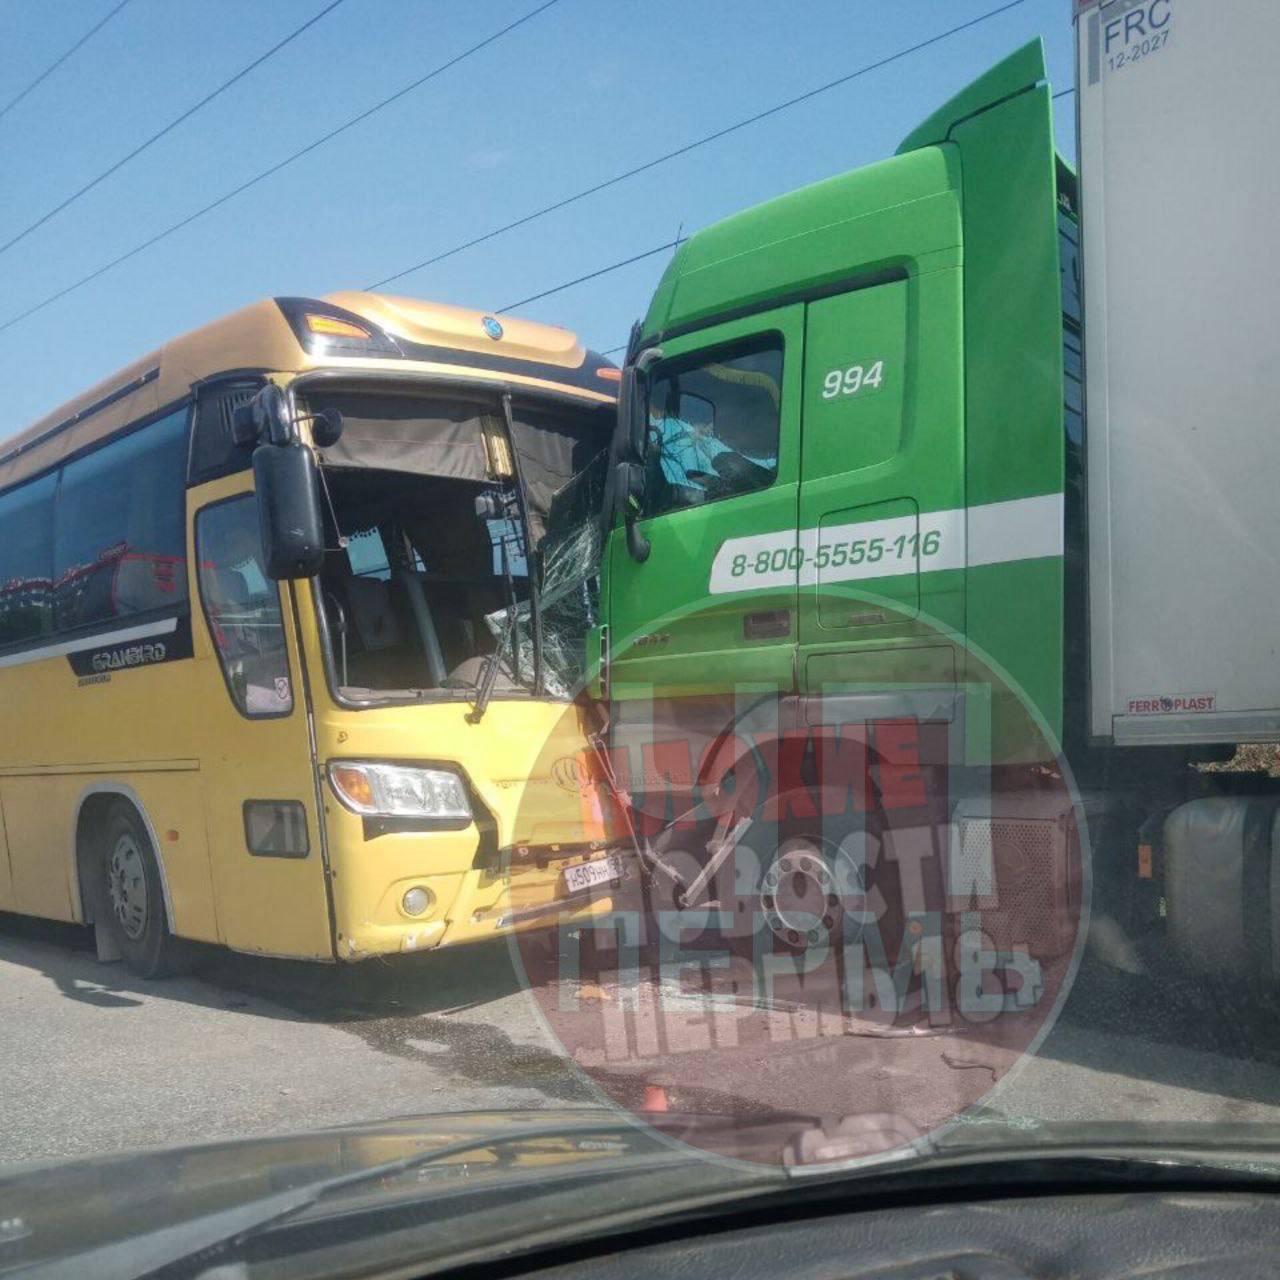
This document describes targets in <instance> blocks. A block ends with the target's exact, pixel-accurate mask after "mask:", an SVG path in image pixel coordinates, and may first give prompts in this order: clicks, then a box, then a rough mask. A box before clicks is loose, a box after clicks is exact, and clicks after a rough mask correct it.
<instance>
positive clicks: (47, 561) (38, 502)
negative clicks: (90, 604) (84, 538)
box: [0, 474, 57, 645]
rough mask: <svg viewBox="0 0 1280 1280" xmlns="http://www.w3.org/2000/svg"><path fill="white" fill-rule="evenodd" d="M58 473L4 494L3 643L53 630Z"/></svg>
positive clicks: (0, 528)
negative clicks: (54, 529)
mask: <svg viewBox="0 0 1280 1280" xmlns="http://www.w3.org/2000/svg"><path fill="white" fill-rule="evenodd" d="M56 485H57V476H56V475H53V474H51V475H47V476H41V477H40V478H39V479H38V480H31V481H29V482H28V483H26V484H24V485H22V486H21V487H19V488H17V489H11V490H10V491H9V492H8V493H2V494H0V645H5V644H13V643H15V642H17V641H21V640H33V639H37V638H39V637H40V636H45V635H48V634H49V632H50V631H51V630H52V629H53V492H54V488H55V486H56Z"/></svg>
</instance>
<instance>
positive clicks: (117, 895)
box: [97, 800, 179, 978]
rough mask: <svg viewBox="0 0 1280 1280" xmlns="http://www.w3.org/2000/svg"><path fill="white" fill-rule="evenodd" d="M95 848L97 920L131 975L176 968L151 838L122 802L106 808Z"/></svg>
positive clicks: (156, 973)
mask: <svg viewBox="0 0 1280 1280" xmlns="http://www.w3.org/2000/svg"><path fill="white" fill-rule="evenodd" d="M99 847H100V856H99V857H98V859H97V880H98V893H97V898H98V905H97V910H98V913H99V919H101V920H103V921H104V922H105V924H106V927H107V929H108V930H109V931H110V933H111V936H112V938H113V939H114V940H115V943H116V946H117V947H118V948H119V949H120V954H121V955H122V956H123V957H124V962H125V964H126V965H128V967H129V968H130V969H131V970H132V971H133V972H134V973H136V974H137V975H138V976H139V977H140V978H164V977H168V976H169V975H170V974H172V973H174V972H176V971H177V969H178V967H179V966H178V955H177V951H178V940H177V939H176V938H175V937H174V936H173V935H172V934H171V933H170V932H169V925H168V921H167V920H166V918H165V905H164V884H163V881H162V880H161V878H160V867H159V863H158V862H157V861H156V853H155V850H154V849H153V848H152V845H151V838H150V836H148V834H147V829H146V826H145V825H144V823H143V822H142V819H141V818H140V817H139V816H138V812H137V810H136V809H135V808H134V807H133V805H131V804H130V803H129V802H128V801H127V800H117V801H116V802H115V803H113V804H112V805H111V807H110V808H109V809H108V810H107V812H106V816H105V820H104V822H103V824H102V833H101V844H100V846H99Z"/></svg>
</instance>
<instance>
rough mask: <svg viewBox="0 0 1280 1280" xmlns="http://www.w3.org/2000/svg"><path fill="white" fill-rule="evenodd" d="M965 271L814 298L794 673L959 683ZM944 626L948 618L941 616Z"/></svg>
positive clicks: (811, 678) (811, 684)
mask: <svg viewBox="0 0 1280 1280" xmlns="http://www.w3.org/2000/svg"><path fill="white" fill-rule="evenodd" d="M960 318H961V312H960V286H959V272H958V271H950V270H948V271H938V272H932V273H929V274H927V275H924V276H912V277H911V278H909V279H904V280H897V281H893V282H891V283H888V284H881V285H877V286H875V287H872V288H866V289H857V290H853V291H850V292H848V293H843V294H837V295H835V296H833V297H829V298H822V299H818V300H815V301H813V302H810V303H809V304H808V305H807V307H806V317H805V362H804V367H805V387H804V427H803V443H802V449H801V453H802V468H801V478H800V491H799V504H800V528H801V530H802V533H801V542H802V550H803V553H804V568H803V569H802V572H801V580H800V587H799V638H800V645H801V649H800V667H801V672H800V676H801V680H802V682H803V683H804V686H805V687H806V688H807V689H810V690H813V691H815V692H816V691H817V690H818V689H819V688H821V686H822V685H824V684H825V683H827V682H830V681H841V682H850V683H855V684H857V683H866V684H868V685H873V686H880V685H886V684H888V685H896V684H898V683H900V682H902V683H908V684H912V683H920V682H925V683H930V684H932V683H939V684H951V683H953V682H954V680H955V671H956V657H955V652H954V648H953V646H952V645H951V644H950V643H949V641H948V640H947V639H945V638H944V637H945V632H946V630H947V629H949V628H952V627H954V628H956V629H961V628H962V627H963V622H964V595H963V586H964V565H965V511H964V433H963V408H962V405H963V401H962V394H963V392H962V381H961V365H960V356H961V344H960ZM939 624H942V625H941V627H939Z"/></svg>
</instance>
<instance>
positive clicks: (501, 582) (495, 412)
mask: <svg viewBox="0 0 1280 1280" xmlns="http://www.w3.org/2000/svg"><path fill="white" fill-rule="evenodd" d="M308 400H309V408H310V409H311V410H312V411H315V410H317V409H318V408H321V407H324V408H336V409H338V410H339V411H340V412H341V413H342V414H343V421H344V424H345V428H344V431H343V437H342V440H341V441H340V442H339V443H338V444H337V445H336V446H333V447H332V448H330V449H327V450H325V451H324V472H325V479H326V487H327V490H328V495H329V502H330V510H329V517H330V520H331V523H332V526H333V529H332V535H333V536H332V538H331V539H329V550H328V552H327V553H326V557H325V564H324V568H323V570H322V572H321V574H320V594H321V618H322V622H323V629H324V632H325V634H326V636H327V642H328V644H327V656H328V662H329V669H330V675H331V679H332V682H333V684H334V686H335V691H336V692H337V693H338V695H339V697H340V698H341V699H342V700H343V701H346V702H354V703H360V702H367V701H370V700H385V699H387V698H399V699H404V698H414V699H417V698H424V697H444V698H473V697H474V696H475V695H476V692H477V690H478V689H479V688H480V687H481V686H482V684H484V683H485V681H486V679H487V680H488V682H489V683H490V685H491V692H492V696H495V697H503V696H521V697H523V696H528V695H529V694H531V693H533V694H540V693H547V692H549V693H551V694H552V695H554V696H561V697H564V696H569V695H570V694H571V693H572V692H573V689H572V685H573V684H574V683H575V676H574V672H575V671H577V670H578V669H579V668H580V666H581V662H580V659H579V658H578V657H577V655H578V653H579V652H580V651H581V649H582V645H583V642H584V637H585V632H586V629H587V627H588V626H590V625H591V624H592V623H593V622H594V616H593V615H592V614H591V612H590V610H583V609H581V608H576V607H575V608H573V609H570V610H568V611H566V609H565V608H564V605H563V603H560V604H559V607H558V608H557V609H556V610H555V611H554V621H553V622H552V624H551V629H552V632H553V634H552V636H551V637H550V639H551V643H550V644H548V643H547V637H546V636H545V631H546V628H544V627H543V626H542V625H541V624H542V623H543V621H544V620H545V617H546V615H545V614H540V615H539V616H538V617H537V619H536V621H537V623H538V625H536V626H535V625H534V621H535V619H534V617H533V612H532V599H531V597H532V595H533V594H534V593H533V592H532V591H531V585H532V584H531V574H533V573H538V574H540V575H541V574H543V573H544V572H545V566H544V563H543V557H544V551H546V550H548V549H551V548H555V547H558V546H563V545H564V543H565V541H566V539H568V540H570V541H573V543H574V545H577V542H576V541H575V539H577V537H578V534H579V531H580V530H581V529H582V528H590V529H592V530H593V531H594V530H595V529H596V528H597V527H598V523H599V507H598V500H597V501H596V505H595V506H594V507H590V508H589V507H588V506H587V505H585V504H584V502H583V498H582V495H583V494H584V493H594V492H595V490H596V489H597V488H598V487H599V486H598V483H596V480H595V478H596V477H597V475H598V476H601V477H602V476H603V470H604V455H605V451H606V449H607V443H608V438H609V423H608V421H607V419H606V417H605V415H598V416H597V417H594V418H593V416H592V415H590V414H588V413H584V412H582V411H580V410H576V409H564V408H560V407H553V408H546V407H542V406H538V405H530V406H524V407H517V408H516V409H514V410H513V412H512V415H511V421H510V426H508V423H507V421H506V418H505V414H504V412H503V410H502V408H501V405H495V404H494V403H493V401H492V399H489V400H487V401H479V400H476V401H470V400H465V399H464V400H458V399H456V398H455V399H449V398H445V397H441V396H440V395H439V394H436V395H434V396H433V395H430V394H417V395H405V394H403V393H401V392H397V393H395V394H388V393H386V392H383V391H368V390H363V389H362V390H361V391H358V392H354V393H348V392H342V393H333V392H329V393H327V394H324V395H313V396H310V397H308ZM566 525H568V526H569V527H568V528H566ZM553 563H554V564H555V565H557V566H560V565H562V564H563V556H561V557H558V558H557V557H556V556H554V555H553ZM575 563H581V564H583V565H585V566H586V570H585V571H586V573H587V574H588V575H589V576H591V577H594V574H595V571H596V570H595V557H594V556H588V557H586V558H585V559H583V558H582V557H580V556H579V557H577V559H576V560H575ZM540 581H541V578H539V582H540ZM582 585H584V584H583V583H578V582H575V583H574V586H575V587H579V586H582ZM565 594H566V593H565V591H564V589H563V583H561V589H560V590H559V591H558V592H557V594H556V600H557V602H562V601H563V599H564V596H565ZM579 596H580V592H579V593H577V594H575V595H574V600H575V602H577V600H578V599H579ZM566 624H567V627H568V631H569V632H572V634H567V633H566ZM492 666H496V668H497V670H496V671H491V670H490V668H491V667H492Z"/></svg>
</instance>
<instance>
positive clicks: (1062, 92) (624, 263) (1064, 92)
mask: <svg viewBox="0 0 1280 1280" xmlns="http://www.w3.org/2000/svg"><path fill="white" fill-rule="evenodd" d="M1073 93H1075V86H1074V85H1072V86H1071V88H1069V89H1059V90H1058V92H1057V93H1055V94H1054V95H1053V98H1052V101H1054V102H1056V101H1057V100H1058V99H1059V98H1065V97H1068V96H1069V95H1070V94H1073ZM688 238H689V237H688V236H679V237H677V238H676V239H675V240H673V241H671V243H670V244H664V245H659V246H658V248H656V249H650V250H648V251H647V252H645V253H639V254H636V255H635V256H634V257H631V258H623V259H622V260H621V261H620V262H614V263H611V264H610V265H609V266H607V267H601V268H600V270H599V271H593V272H592V273H591V274H590V275H586V276H579V277H578V278H577V279H576V280H566V281H565V282H564V284H558V285H556V286H555V288H553V289H546V290H544V291H543V292H542V293H535V294H534V295H533V296H532V297H530V298H522V299H521V300H520V301H519V302H513V303H512V304H511V305H510V306H507V307H502V308H501V309H500V311H499V314H503V313H505V312H507V311H514V310H515V308H516V307H523V306H524V305H525V303H528V302H537V301H538V299H539V298H547V297H550V296H551V295H552V294H553V293H560V292H561V291H562V290H564V289H571V288H573V286H574V285H575V284H582V283H584V282H585V281H587V280H594V279H595V278H596V277H597V276H603V275H607V274H608V273H609V272H611V271H618V270H620V269H621V268H622V267H628V266H630V265H631V264H632V263H633V262H639V261H641V260H642V259H644V258H652V257H654V256H655V255H656V254H659V253H661V252H662V251H663V250H664V249H674V248H676V247H677V246H678V245H681V244H683V243H684V242H685V241H686V240H687V239H688ZM629 345H630V344H629V343H626V342H620V343H619V344H618V345H617V346H616V347H610V348H609V349H608V350H607V351H601V352H598V354H599V355H602V356H616V355H617V354H618V352H620V351H625V350H626V349H627V347H628V346H629Z"/></svg>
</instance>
